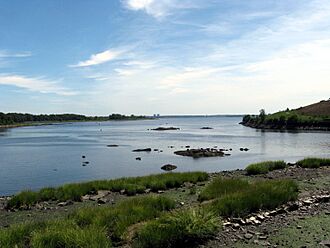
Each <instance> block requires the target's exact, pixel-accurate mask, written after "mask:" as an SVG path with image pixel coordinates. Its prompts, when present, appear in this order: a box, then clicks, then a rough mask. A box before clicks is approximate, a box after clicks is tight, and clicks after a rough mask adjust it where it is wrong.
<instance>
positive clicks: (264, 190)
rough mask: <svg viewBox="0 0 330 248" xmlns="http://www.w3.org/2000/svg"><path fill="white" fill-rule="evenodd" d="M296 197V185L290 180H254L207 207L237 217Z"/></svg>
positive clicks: (223, 214)
mask: <svg viewBox="0 0 330 248" xmlns="http://www.w3.org/2000/svg"><path fill="white" fill-rule="evenodd" d="M297 197H298V186H297V184H296V183H295V182H294V181H292V180H274V181H256V182H252V183H249V184H248V187H245V188H241V189H238V190H237V191H236V192H232V193H229V194H225V195H222V196H220V197H219V198H217V199H216V200H215V201H214V202H213V203H211V205H210V206H209V207H210V209H211V210H212V211H214V212H216V213H218V214H219V215H221V216H235V217H238V216H245V215H247V214H249V213H252V212H255V211H258V210H260V209H274V208H276V207H278V206H280V205H282V204H284V203H286V202H288V201H292V200H296V199H297Z"/></svg>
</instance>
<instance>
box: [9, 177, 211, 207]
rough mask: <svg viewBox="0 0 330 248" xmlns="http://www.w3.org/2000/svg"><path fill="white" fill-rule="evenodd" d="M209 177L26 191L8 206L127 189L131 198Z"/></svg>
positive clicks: (121, 181) (76, 198)
mask: <svg viewBox="0 0 330 248" xmlns="http://www.w3.org/2000/svg"><path fill="white" fill-rule="evenodd" d="M207 178H208V174H207V173H206V172H184V173H167V174H157V175H150V176H144V177H132V178H120V179H114V180H97V181H91V182H85V183H71V184H65V185H63V186H61V187H58V188H44V189H41V190H40V191H38V192H33V191H23V192H21V193H19V194H17V195H15V196H14V197H12V199H11V200H10V201H9V202H8V204H7V208H18V207H20V206H30V205H33V204H35V203H37V202H41V201H48V200H59V201H66V200H73V201H80V200H81V197H82V196H83V195H86V194H90V193H92V192H96V191H97V190H111V191H114V192H118V191H121V190H125V192H126V194H127V195H135V194H140V193H143V192H144V190H145V189H147V188H150V189H151V190H152V191H158V190H166V189H170V188H175V187H180V186H181V185H182V184H183V183H185V182H191V183H196V182H201V181H206V180H207Z"/></svg>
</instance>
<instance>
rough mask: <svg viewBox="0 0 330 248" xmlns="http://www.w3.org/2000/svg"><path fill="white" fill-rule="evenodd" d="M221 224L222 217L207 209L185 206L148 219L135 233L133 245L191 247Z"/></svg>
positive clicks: (143, 247) (207, 236) (147, 247)
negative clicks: (187, 207) (157, 217)
mask: <svg viewBox="0 0 330 248" xmlns="http://www.w3.org/2000/svg"><path fill="white" fill-rule="evenodd" d="M219 228H220V219H219V217H218V216H217V215H215V214H214V213H213V212H211V211H207V210H206V209H202V208H200V209H198V208H196V209H194V208H193V209H184V210H180V211H175V212H173V213H169V214H166V215H163V216H162V217H161V218H159V219H157V220H152V221H150V222H148V223H146V224H145V225H144V226H143V227H142V228H141V229H140V230H138V232H137V233H136V235H135V240H134V244H133V247H138V248H154V247H158V248H169V247H192V246H194V245H195V244H198V243H200V242H202V241H204V240H206V239H208V238H210V237H211V236H212V235H214V234H215V233H216V232H217V231H218V229H219Z"/></svg>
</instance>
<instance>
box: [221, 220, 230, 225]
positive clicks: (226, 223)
mask: <svg viewBox="0 0 330 248" xmlns="http://www.w3.org/2000/svg"><path fill="white" fill-rule="evenodd" d="M231 224H232V223H231V222H229V221H226V222H224V223H222V225H223V226H231Z"/></svg>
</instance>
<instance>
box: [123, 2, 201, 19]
mask: <svg viewBox="0 0 330 248" xmlns="http://www.w3.org/2000/svg"><path fill="white" fill-rule="evenodd" d="M122 2H123V4H124V6H125V7H126V8H128V9H130V10H135V11H145V12H146V13H147V14H148V15H151V16H153V17H155V18H157V19H161V18H163V17H165V16H168V15H171V14H172V12H173V11H174V10H176V9H192V8H199V7H200V6H201V1H196V0H190V1H187V0H122Z"/></svg>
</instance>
